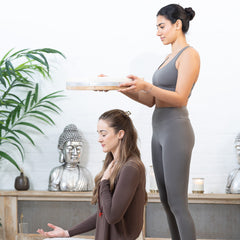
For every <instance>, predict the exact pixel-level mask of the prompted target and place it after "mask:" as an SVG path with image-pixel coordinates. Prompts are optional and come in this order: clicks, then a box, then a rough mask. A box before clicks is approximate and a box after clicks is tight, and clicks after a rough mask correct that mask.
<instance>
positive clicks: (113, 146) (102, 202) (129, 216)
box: [37, 109, 147, 240]
mask: <svg viewBox="0 0 240 240" xmlns="http://www.w3.org/2000/svg"><path fill="white" fill-rule="evenodd" d="M97 132H98V135H99V139H98V141H99V143H100V144H101V146H102V148H103V152H105V153H107V154H106V158H105V161H104V165H103V168H102V170H101V171H100V173H99V174H98V175H97V176H96V177H95V189H94V191H93V198H92V203H94V204H96V203H97V205H98V211H97V212H96V213H95V214H94V215H92V216H90V217H89V218H88V219H86V220H85V221H83V222H82V223H80V224H79V225H77V226H75V227H73V228H72V229H70V230H64V229H62V228H60V227H58V226H55V225H53V224H48V226H49V227H51V228H53V230H52V231H50V232H44V231H43V230H42V229H38V230H37V232H38V233H40V234H41V235H43V236H45V237H69V236H70V237H72V236H75V235H77V234H82V233H85V232H88V231H90V230H93V229H96V233H95V240H135V239H137V237H138V236H139V234H140V232H141V230H142V227H143V211H144V205H145V203H146V201H147V193H146V191H145V168H144V165H143V163H142V161H141V158H140V152H139V149H138V147H137V132H136V130H135V127H134V125H133V123H132V120H131V119H130V117H129V113H125V112H124V111H122V110H118V109H114V110H110V111H107V112H105V113H103V114H102V115H101V116H100V117H99V121H98V126H97Z"/></svg>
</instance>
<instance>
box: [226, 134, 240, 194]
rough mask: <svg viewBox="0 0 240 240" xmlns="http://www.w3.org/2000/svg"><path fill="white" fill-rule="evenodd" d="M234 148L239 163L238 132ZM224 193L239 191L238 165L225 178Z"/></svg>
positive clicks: (239, 143)
mask: <svg viewBox="0 0 240 240" xmlns="http://www.w3.org/2000/svg"><path fill="white" fill-rule="evenodd" d="M234 145H235V149H236V153H237V160H238V164H240V133H239V134H238V135H237V137H236V138H235V142H234ZM226 193H240V167H239V168H235V169H233V170H232V171H231V172H230V174H229V176H228V179H227V186H226Z"/></svg>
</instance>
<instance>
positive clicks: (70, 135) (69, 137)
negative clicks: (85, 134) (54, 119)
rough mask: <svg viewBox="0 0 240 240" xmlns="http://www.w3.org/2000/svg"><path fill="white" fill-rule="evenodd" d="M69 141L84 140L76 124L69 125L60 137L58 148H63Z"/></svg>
mask: <svg viewBox="0 0 240 240" xmlns="http://www.w3.org/2000/svg"><path fill="white" fill-rule="evenodd" d="M68 141H77V142H83V138H82V136H81V134H80V131H79V130H78V128H77V126H76V125H75V124H69V125H67V126H66V127H65V128H64V130H63V132H62V134H61V135H60V137H59V139H58V149H60V150H63V147H64V144H65V143H66V142H68Z"/></svg>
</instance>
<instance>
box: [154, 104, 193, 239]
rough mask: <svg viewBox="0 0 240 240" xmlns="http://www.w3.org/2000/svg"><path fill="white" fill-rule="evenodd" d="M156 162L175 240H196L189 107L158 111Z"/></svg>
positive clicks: (155, 115) (155, 130)
mask: <svg viewBox="0 0 240 240" xmlns="http://www.w3.org/2000/svg"><path fill="white" fill-rule="evenodd" d="M152 126H153V136H152V161H153V168H154V172H155V177H156V182H157V185H158V189H159V194H160V199H161V202H162V204H163V207H164V209H165V211H166V214H167V219H168V224H169V228H170V232H171V237H172V240H195V239H196V233H195V226H194V223H193V219H192V217H191V214H190V212H189V210H188V179H189V167H190V160H191V154H192V148H193V146H194V133H193V129H192V126H191V123H190V121H189V118H188V111H187V109H186V107H181V108H155V110H154V113H153V118H152Z"/></svg>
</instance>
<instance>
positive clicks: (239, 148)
mask: <svg viewBox="0 0 240 240" xmlns="http://www.w3.org/2000/svg"><path fill="white" fill-rule="evenodd" d="M234 147H235V149H236V154H237V160H238V164H240V133H239V134H238V135H237V136H236V138H235V142H234Z"/></svg>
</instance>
